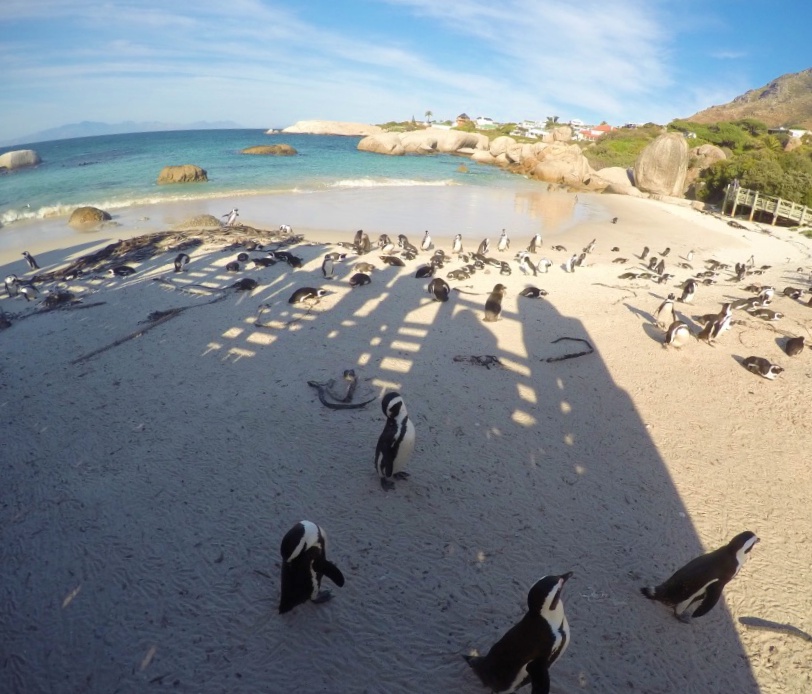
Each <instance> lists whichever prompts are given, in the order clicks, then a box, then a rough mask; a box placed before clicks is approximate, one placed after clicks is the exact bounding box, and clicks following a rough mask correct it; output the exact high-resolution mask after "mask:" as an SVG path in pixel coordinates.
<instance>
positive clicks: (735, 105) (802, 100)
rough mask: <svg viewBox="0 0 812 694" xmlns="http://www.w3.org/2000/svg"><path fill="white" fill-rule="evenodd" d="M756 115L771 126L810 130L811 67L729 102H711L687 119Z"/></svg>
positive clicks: (700, 120) (713, 120) (710, 120)
mask: <svg viewBox="0 0 812 694" xmlns="http://www.w3.org/2000/svg"><path fill="white" fill-rule="evenodd" d="M739 118H755V119H756V120H760V121H762V122H763V123H766V124H767V125H768V126H770V127H771V128H777V127H780V126H801V127H804V128H808V129H810V130H812V68H809V69H808V70H804V71H803V72H795V73H791V74H788V75H781V77H779V78H778V79H775V80H773V81H772V82H770V83H769V84H767V85H765V86H763V87H760V88H758V89H751V90H750V91H749V92H746V93H744V94H742V95H741V96H737V97H736V98H735V99H733V101H731V102H730V103H729V104H723V105H722V106H711V107H710V108H706V109H705V110H704V111H700V112H699V113H696V114H694V115H693V116H691V117H690V118H686V120H692V121H696V122H697V123H716V122H718V121H729V120H738V119H739Z"/></svg>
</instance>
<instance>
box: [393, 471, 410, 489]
mask: <svg viewBox="0 0 812 694" xmlns="http://www.w3.org/2000/svg"><path fill="white" fill-rule="evenodd" d="M392 477H394V478H395V479H396V480H407V479H409V473H408V472H403V471H401V472H396V473H395V474H394V475H392ZM393 486H394V485H393Z"/></svg>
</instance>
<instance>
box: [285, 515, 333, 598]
mask: <svg viewBox="0 0 812 694" xmlns="http://www.w3.org/2000/svg"><path fill="white" fill-rule="evenodd" d="M280 553H281V554H282V594H281V597H280V599H279V614H284V613H285V612H290V611H291V610H292V609H293V608H294V607H296V606H297V605H301V604H302V603H304V602H307V601H308V600H310V601H312V602H315V603H317V604H318V603H323V602H327V601H328V600H329V599H330V598H331V597H332V595H331V593H330V591H328V590H321V580H322V578H323V577H324V576H327V578H329V579H330V580H331V581H332V582H333V583H335V584H336V585H337V586H338V587H339V588H341V587H343V586H344V575H343V574H342V573H341V571H340V570H339V568H338V567H337V566H336V565H335V564H333V563H332V562H331V561H328V559H327V534H326V533H325V532H324V530H323V529H322V528H320V527H319V526H318V525H316V524H315V523H312V522H310V521H302V522H301V523H297V524H296V525H294V526H293V527H292V528H291V529H290V530H288V532H287V533H285V537H283V538H282V546H281V547H280Z"/></svg>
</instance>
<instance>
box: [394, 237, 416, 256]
mask: <svg viewBox="0 0 812 694" xmlns="http://www.w3.org/2000/svg"><path fill="white" fill-rule="evenodd" d="M398 248H402V249H403V250H404V251H406V252H407V253H409V254H411V255H417V253H418V251H417V246H413V245H412V244H411V243H409V239H408V238H406V235H405V234H398Z"/></svg>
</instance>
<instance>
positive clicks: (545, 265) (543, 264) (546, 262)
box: [536, 258, 553, 272]
mask: <svg viewBox="0 0 812 694" xmlns="http://www.w3.org/2000/svg"><path fill="white" fill-rule="evenodd" d="M552 266H553V261H552V260H550V259H549V258H542V259H541V260H539V261H538V263H537V264H536V268H537V269H538V271H539V272H547V271H548V270H549V269H550V268H551V267H552Z"/></svg>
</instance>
